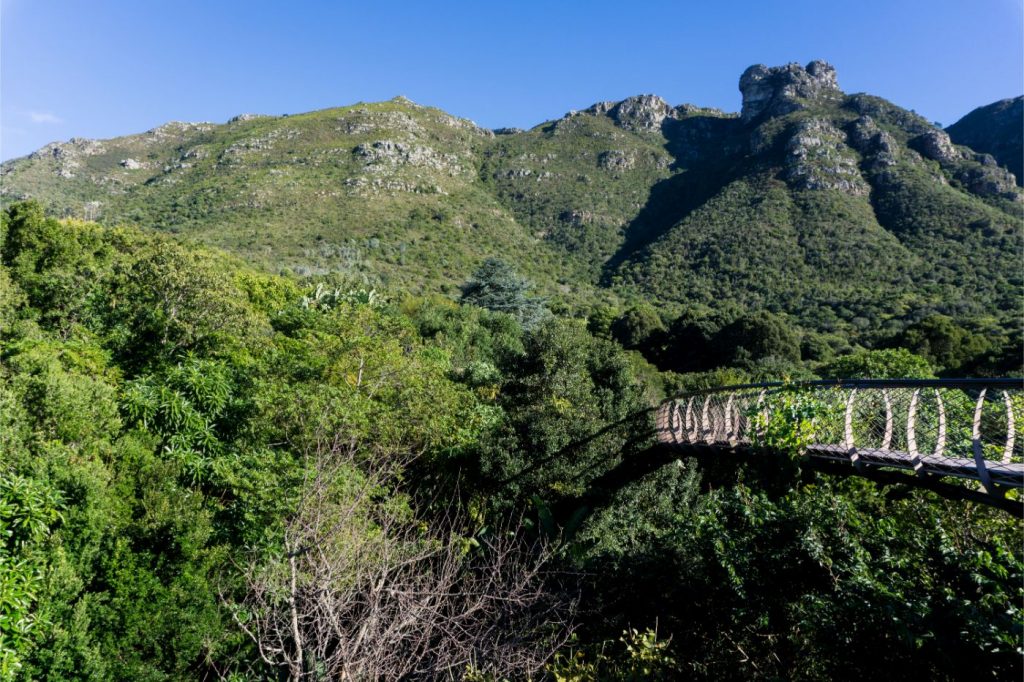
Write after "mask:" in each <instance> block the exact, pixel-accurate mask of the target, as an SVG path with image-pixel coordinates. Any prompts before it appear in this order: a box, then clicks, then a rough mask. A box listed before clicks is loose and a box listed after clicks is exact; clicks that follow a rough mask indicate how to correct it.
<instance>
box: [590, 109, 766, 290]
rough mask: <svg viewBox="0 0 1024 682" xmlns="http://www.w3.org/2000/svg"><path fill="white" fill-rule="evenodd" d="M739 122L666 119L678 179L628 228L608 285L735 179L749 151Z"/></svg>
mask: <svg viewBox="0 0 1024 682" xmlns="http://www.w3.org/2000/svg"><path fill="white" fill-rule="evenodd" d="M740 126H741V124H740V122H739V121H738V120H737V119H733V118H719V117H715V116H691V117H689V118H685V119H683V120H674V119H665V121H664V123H663V124H662V133H663V134H664V135H665V137H666V140H667V141H666V143H665V150H666V151H667V152H668V153H669V154H671V155H672V159H673V162H672V166H671V169H672V170H673V171H675V174H674V175H672V176H671V177H668V178H666V179H664V180H662V181H661V182H658V183H656V184H655V185H654V186H653V187H652V188H651V191H650V194H649V195H648V197H647V201H646V202H645V204H644V207H643V208H642V209H641V210H640V213H639V214H638V215H637V217H636V218H634V219H633V221H632V222H630V224H629V225H628V226H627V227H626V229H625V232H624V235H623V237H624V239H623V243H622V246H620V247H619V249H618V251H616V252H615V254H613V255H612V257H611V258H609V259H608V261H607V262H606V263H605V265H604V273H603V275H602V282H603V283H604V284H605V285H606V286H607V285H608V283H609V281H610V280H611V278H612V277H613V276H614V274H615V272H616V270H617V269H618V268H619V266H620V265H622V264H623V263H624V262H626V261H627V260H629V259H630V258H631V257H633V256H634V255H635V254H636V253H637V252H639V251H641V250H642V249H643V248H644V247H646V246H647V245H648V244H650V243H651V242H653V241H655V240H656V239H657V238H658V237H660V236H661V235H663V234H665V233H666V232H667V231H668V230H670V229H671V228H672V227H673V226H675V225H676V224H678V223H679V222H680V221H682V220H683V219H685V218H686V217H687V216H688V215H689V214H690V213H692V212H693V211H694V210H696V209H697V208H699V207H700V206H702V205H703V204H704V203H705V202H706V201H707V200H708V199H710V198H711V197H713V196H714V195H715V194H717V193H718V192H719V191H720V190H721V189H722V188H723V187H724V186H725V185H726V184H727V183H728V182H729V181H730V180H731V179H733V173H732V172H730V171H731V170H732V169H733V168H734V166H736V165H737V163H738V161H740V160H741V159H742V157H743V153H744V152H745V151H746V147H747V145H746V142H745V138H744V136H742V135H741V132H742V130H741V127H740Z"/></svg>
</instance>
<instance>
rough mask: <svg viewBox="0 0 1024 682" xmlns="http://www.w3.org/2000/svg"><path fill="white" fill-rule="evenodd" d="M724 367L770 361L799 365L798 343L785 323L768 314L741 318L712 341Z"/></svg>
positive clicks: (722, 330)
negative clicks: (773, 358) (775, 359)
mask: <svg viewBox="0 0 1024 682" xmlns="http://www.w3.org/2000/svg"><path fill="white" fill-rule="evenodd" d="M714 345H715V346H717V347H718V354H719V358H720V360H721V364H723V365H733V364H742V365H749V364H751V363H756V362H757V361H759V360H763V359H765V358H769V357H777V358H781V359H782V360H789V361H792V362H799V361H800V340H799V338H798V337H797V335H796V333H795V332H794V331H793V329H792V328H791V326H790V325H789V323H788V322H786V321H785V320H784V319H782V318H781V317H779V316H777V315H773V314H772V313H769V312H763V311H762V312H758V313H755V314H753V315H744V316H743V317H740V318H738V319H737V320H735V321H734V322H732V323H731V324H727V325H726V326H725V327H723V328H722V329H721V331H719V332H718V333H717V334H716V335H715V338H714Z"/></svg>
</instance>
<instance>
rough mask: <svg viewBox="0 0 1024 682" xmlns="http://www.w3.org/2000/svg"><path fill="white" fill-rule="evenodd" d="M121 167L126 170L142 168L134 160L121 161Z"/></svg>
mask: <svg viewBox="0 0 1024 682" xmlns="http://www.w3.org/2000/svg"><path fill="white" fill-rule="evenodd" d="M121 167H122V168H127V169H128V170H138V169H140V168H142V164H141V163H139V162H138V161H136V160H135V159H121Z"/></svg>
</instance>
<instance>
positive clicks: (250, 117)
mask: <svg viewBox="0 0 1024 682" xmlns="http://www.w3.org/2000/svg"><path fill="white" fill-rule="evenodd" d="M258 118H270V116H268V115H267V114H239V115H238V116H234V117H232V118H230V119H228V123H244V122H246V121H255V120H256V119H258Z"/></svg>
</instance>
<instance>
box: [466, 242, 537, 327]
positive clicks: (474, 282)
mask: <svg viewBox="0 0 1024 682" xmlns="http://www.w3.org/2000/svg"><path fill="white" fill-rule="evenodd" d="M530 289H532V285H531V284H530V282H529V281H528V280H527V279H525V278H523V277H520V276H519V275H518V274H517V273H516V271H515V270H513V269H512V267H511V266H510V265H509V264H508V263H506V262H504V261H502V260H500V259H497V258H488V259H487V260H485V261H484V262H483V263H482V264H481V265H480V267H479V268H477V269H476V271H475V272H474V273H473V276H472V277H470V278H469V280H468V281H467V282H466V283H465V284H463V285H462V302H463V303H470V304H472V305H477V306H480V307H481V308H487V309H488V310H493V311H496V312H502V313H508V314H509V315H512V316H513V317H515V318H516V319H517V320H518V321H519V323H520V324H522V325H523V328H524V329H527V330H529V329H533V328H534V327H536V326H537V324H538V323H539V322H540V321H541V320H542V319H544V318H545V317H547V316H548V315H549V312H548V309H547V308H546V307H545V305H544V299H542V298H538V297H535V296H531V295H530Z"/></svg>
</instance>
